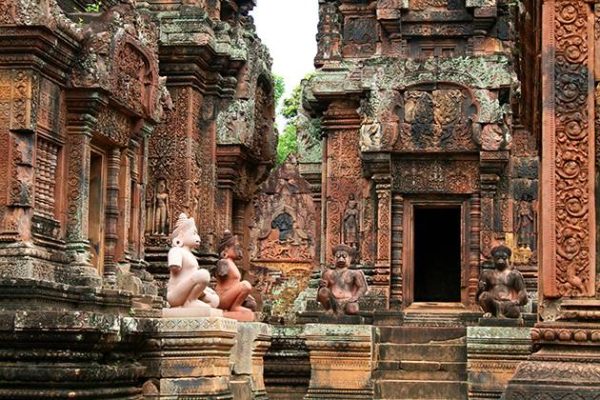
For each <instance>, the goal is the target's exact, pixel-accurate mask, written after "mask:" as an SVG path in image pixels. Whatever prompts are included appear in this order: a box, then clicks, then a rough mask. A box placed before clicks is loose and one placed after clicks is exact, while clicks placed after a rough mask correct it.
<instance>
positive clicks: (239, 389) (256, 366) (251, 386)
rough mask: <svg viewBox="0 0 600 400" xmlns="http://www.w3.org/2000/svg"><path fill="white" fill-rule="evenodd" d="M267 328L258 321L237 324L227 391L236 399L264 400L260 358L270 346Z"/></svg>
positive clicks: (262, 361) (269, 327) (265, 394)
mask: <svg viewBox="0 0 600 400" xmlns="http://www.w3.org/2000/svg"><path fill="white" fill-rule="evenodd" d="M271 336H272V330H271V326H270V325H267V324H263V323H260V322H244V323H240V324H239V325H238V334H237V338H236V344H235V346H234V347H233V350H232V351H231V363H232V364H233V376H232V378H231V388H232V391H233V394H234V398H235V399H236V400H238V399H239V400H246V399H253V400H254V399H256V400H258V399H261V400H262V399H265V400H266V399H268V397H267V391H266V389H265V381H264V357H265V354H266V353H267V350H268V349H269V347H270V346H271Z"/></svg>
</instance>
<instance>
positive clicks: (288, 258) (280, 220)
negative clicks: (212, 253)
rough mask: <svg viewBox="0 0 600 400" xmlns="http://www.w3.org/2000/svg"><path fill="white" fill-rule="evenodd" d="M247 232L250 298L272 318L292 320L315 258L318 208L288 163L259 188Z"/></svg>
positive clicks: (293, 162) (294, 166)
mask: <svg viewBox="0 0 600 400" xmlns="http://www.w3.org/2000/svg"><path fill="white" fill-rule="evenodd" d="M261 189H262V190H261V191H260V195H259V196H258V197H257V198H256V199H255V202H254V215H255V217H254V222H253V224H252V228H251V231H250V240H249V247H250V248H249V252H250V258H251V265H252V267H251V271H250V273H251V275H252V276H253V278H254V279H255V284H254V286H255V289H256V292H255V297H256V298H257V300H258V301H259V302H260V303H263V305H264V309H265V312H266V314H267V315H269V317H272V318H276V319H279V318H284V319H288V318H293V315H294V310H293V304H294V301H295V300H296V298H297V297H298V295H299V294H300V293H301V292H302V291H303V290H304V289H306V288H307V286H308V282H309V280H310V275H311V272H312V271H313V269H314V266H315V262H316V258H317V254H318V246H317V242H316V239H317V232H316V230H317V218H318V214H317V211H316V210H317V208H316V206H315V204H314V201H313V197H312V193H311V189H310V185H309V183H308V182H307V181H306V180H305V179H304V178H302V176H301V175H300V173H299V171H298V164H297V162H296V160H295V159H294V158H293V157H291V159H288V161H286V163H284V164H283V165H282V166H280V167H279V168H278V169H276V170H275V171H274V172H273V173H272V174H271V176H270V177H269V179H268V180H267V181H265V183H263V185H262V187H261Z"/></svg>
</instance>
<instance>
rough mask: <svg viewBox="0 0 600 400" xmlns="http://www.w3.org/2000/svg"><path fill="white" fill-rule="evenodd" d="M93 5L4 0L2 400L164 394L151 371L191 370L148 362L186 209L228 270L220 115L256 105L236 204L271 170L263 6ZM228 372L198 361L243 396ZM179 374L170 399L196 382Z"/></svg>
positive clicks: (0, 39) (206, 253) (206, 257)
mask: <svg viewBox="0 0 600 400" xmlns="http://www.w3.org/2000/svg"><path fill="white" fill-rule="evenodd" d="M17 3H18V4H17ZM95 5H97V6H98V8H99V9H98V10H96V12H89V11H90V7H89V6H90V5H89V4H88V5H87V7H86V4H85V2H80V1H77V0H60V1H58V2H56V1H54V0H50V1H44V2H41V3H40V2H35V1H23V2H14V1H2V0H0V11H1V12H0V13H1V14H2V16H1V17H0V144H2V145H3V146H4V151H2V152H1V154H0V287H1V288H2V290H1V293H2V294H1V295H0V320H2V321H3V322H2V323H0V326H1V328H0V336H2V343H3V345H2V346H0V347H2V349H1V352H2V353H3V354H5V356H3V357H2V362H3V363H4V364H5V365H6V366H7V368H6V369H5V371H3V372H1V373H0V381H1V382H2V384H0V386H2V389H1V390H0V397H1V398H7V399H8V398H10V399H16V398H27V399H34V398H49V397H60V398H62V397H73V396H75V397H76V398H90V399H91V398H100V397H107V398H123V399H131V400H133V399H141V398H142V397H143V398H154V397H153V396H154V395H157V396H158V398H160V397H161V396H160V393H156V389H157V386H156V385H154V383H156V382H155V381H153V380H152V379H154V378H157V376H158V375H153V374H154V372H156V371H150V370H152V368H157V364H159V366H160V368H162V367H165V371H170V372H165V373H166V374H171V373H172V372H173V369H177V370H178V371H179V373H180V374H181V371H183V370H185V368H187V366H189V365H191V364H189V365H187V364H186V365H187V366H186V365H184V364H185V362H184V363H179V362H175V363H172V360H166V359H165V360H162V359H160V357H159V359H160V360H159V361H158V363H155V361H156V358H154V359H153V360H151V361H149V362H148V364H146V363H145V362H143V361H147V360H142V358H143V356H146V355H148V354H149V353H152V357H154V353H153V352H154V351H155V350H156V348H154V347H153V346H155V344H156V343H157V342H156V339H157V338H158V336H160V335H159V334H158V333H157V332H158V331H157V325H156V321H157V320H154V319H153V318H155V317H157V316H159V315H160V309H161V308H162V306H163V304H162V303H163V299H162V297H160V296H157V294H158V287H157V286H158V285H157V282H156V280H155V277H154V276H153V275H152V274H151V273H150V272H149V270H150V271H152V272H154V271H158V272H159V274H157V275H159V276H158V277H160V274H162V276H163V277H164V276H166V275H167V274H168V270H167V269H166V268H163V269H162V270H160V269H151V268H150V269H149V268H148V266H149V264H152V263H154V265H151V266H152V267H156V266H157V265H159V266H163V265H162V263H163V262H165V260H166V259H165V258H164V256H166V251H167V250H168V243H169V240H168V236H167V234H168V233H169V232H171V231H172V221H173V219H174V218H175V215H177V214H178V213H180V212H182V211H185V212H187V213H188V214H191V215H193V216H194V217H195V218H196V220H197V221H198V226H199V227H200V229H201V231H200V234H201V236H202V240H203V243H204V244H205V245H204V247H203V248H202V249H201V253H202V254H201V256H202V257H201V261H203V262H204V263H205V264H206V263H210V262H211V261H213V260H214V254H215V253H216V251H215V241H216V237H215V236H216V235H215V229H216V227H217V224H218V223H220V222H221V221H220V220H219V215H218V212H217V211H218V210H217V200H218V195H219V193H218V186H219V183H218V175H217V172H218V165H217V147H218V142H217V120H218V116H219V115H220V114H221V113H223V112H224V110H227V108H228V107H229V105H230V104H231V103H234V102H235V101H237V100H244V101H246V102H248V103H251V105H252V107H250V108H249V109H248V110H249V113H250V115H252V117H253V118H252V120H253V121H256V124H254V127H255V129H253V130H252V131H251V132H249V135H248V137H247V141H246V142H244V144H243V146H247V147H248V149H245V150H244V151H241V152H240V154H241V157H240V158H238V159H237V160H236V161H235V163H236V164H235V166H236V170H239V168H238V167H239V166H242V167H244V168H246V169H247V171H250V172H248V173H247V174H244V175H243V176H242V177H241V178H240V179H237V180H232V181H231V182H230V183H229V185H228V188H229V189H230V192H231V193H234V194H235V196H236V197H235V200H237V199H239V198H242V197H243V198H245V199H249V198H251V196H252V195H253V194H254V191H255V189H256V188H257V186H258V184H259V183H260V181H261V180H264V178H265V177H266V173H267V172H268V169H269V168H270V166H271V165H272V158H273V156H274V145H275V142H276V140H275V136H274V133H273V129H272V123H273V105H272V100H271V98H272V83H271V78H270V77H271V74H270V58H269V56H268V52H267V50H266V48H265V47H264V46H263V45H262V44H261V42H260V40H259V39H258V38H257V37H256V35H255V33H254V27H253V24H252V21H251V18H249V17H248V12H249V10H250V9H251V8H252V7H253V5H254V4H253V2H247V1H242V0H240V1H227V2H223V7H221V1H212V0H211V1H208V2H205V1H192V2H185V4H181V3H178V2H171V3H169V4H165V3H160V2H154V1H150V2H149V3H144V4H137V5H135V4H133V2H116V1H107V2H99V3H97V4H95ZM86 8H87V10H86ZM159 41H160V51H159ZM159 59H160V65H159ZM159 73H160V74H161V75H164V77H160V76H159ZM155 128H156V129H155ZM236 144H240V143H236ZM253 173H254V175H252V174H253ZM221 183H223V182H221ZM223 186H226V185H225V183H223ZM228 204H229V205H232V204H233V202H231V203H228ZM234 213H237V211H236V210H234V209H233V207H231V209H230V210H228V214H227V213H226V214H225V215H232V214H234ZM236 215H237V214H236ZM231 223H232V221H231V219H229V220H226V221H225V222H224V223H223V225H225V226H226V227H227V228H231ZM244 223H246V222H242V224H241V225H242V226H243V225H244ZM147 250H149V251H148V252H147ZM161 257H163V258H162V259H161ZM165 267H166V265H165ZM125 317H128V318H125ZM168 324H169V323H168V322H166V325H164V326H162V325H161V324H158V325H161V327H162V328H165V330H166V331H169V329H171V328H173V327H172V326H171V327H169V326H167V325H168ZM177 324H178V326H177V327H176V328H177V329H179V328H181V329H183V330H186V329H187V330H189V329H191V328H192V326H191V325H190V324H189V321H179V322H178V323H177ZM179 324H181V325H179ZM234 328H235V327H234ZM211 329H212V328H211ZM159 330H160V329H159ZM171 330H173V329H171ZM175 330H176V329H175ZM229 330H230V329H229ZM159 333H160V332H159ZM229 333H230V332H228V333H227V335H226V336H227V337H228V338H229V339H231V338H233V336H231V335H230V334H229ZM234 333H235V332H234ZM167 336H168V335H167ZM192 336H193V335H192ZM196 336H197V335H196ZM234 336H235V335H234ZM159 339H160V338H159ZM163 339H164V338H163ZM192 339H194V340H196V339H197V337H195V338H192ZM213 339H214V338H213ZM190 340H191V339H190ZM211 340H212V339H210V340H209V341H211ZM212 342H214V343H216V342H215V341H214V340H212ZM182 343H183V342H182ZM198 343H200V342H198ZM198 343H196V344H198ZM163 344H164V343H163ZM232 344H233V343H228V344H227V345H226V346H222V349H221V348H220V349H219V351H221V350H222V353H223V354H222V356H223V357H222V358H223V360H225V359H226V358H227V357H228V352H229V349H230V348H231V345H232ZM179 345H181V348H184V347H186V346H188V345H190V343H187V344H185V343H183V344H181V343H179V344H176V346H175V347H177V346H179ZM166 346H167V347H168V346H169V345H168V344H167V345H166ZM216 346H217V347H219V345H218V344H217V345H216ZM261 346H262V345H261ZM261 346H259V347H261ZM188 347H189V346H188ZM192 347H193V346H192ZM263 347H264V349H263ZM11 349H13V350H14V349H20V350H16V352H14V351H13V350H11ZM259 350H260V351H259V353H261V352H263V353H264V351H263V350H266V347H265V346H262V347H261V348H260V349H259ZM9 353H10V354H9ZM101 353H105V354H110V356H108V357H106V358H105V357H104V356H103V355H102V354H101ZM113 356H114V357H113ZM259 356H262V353H261V354H259ZM152 357H150V358H152ZM167 358H168V357H167ZM255 358H256V360H255V361H256V364H257V365H258V364H260V362H261V361H262V360H259V357H255ZM179 361H181V360H179ZM221 361H222V360H219V364H223V363H221ZM196 364H197V363H196ZM222 366H224V368H225V369H223V368H221V370H222V371H221V370H220V371H219V372H218V375H219V376H220V377H219V378H215V379H214V380H207V379H205V377H204V376H196V375H206V374H211V372H210V371H208V370H206V371H201V369H196V367H197V365H194V367H193V369H195V371H196V372H195V373H194V374H195V377H196V378H198V379H197V381H198V382H204V383H207V384H206V386H207V391H206V392H207V393H208V392H210V390H211V389H213V387H211V382H213V381H214V382H217V385H220V388H221V389H222V392H223V394H224V395H225V396H226V397H227V398H230V397H231V392H230V388H229V385H228V377H229V375H230V371H229V364H228V363H225V364H223V365H222ZM211 368H212V367H211ZM209 369H210V368H209ZM256 371H257V373H258V370H256ZM213 372H214V371H213ZM184 375H185V374H184ZM171 377H172V376H169V377H167V376H162V375H161V378H166V381H168V382H165V385H164V386H163V387H162V388H161V389H164V391H163V394H166V393H169V390H173V391H174V392H177V390H178V389H180V388H182V387H184V386H185V385H186V384H189V382H190V381H189V380H188V381H186V378H183V379H182V380H179V381H177V382H174V383H173V382H172V381H171V380H169V378H171ZM177 378H180V376H177ZM225 378H226V379H225ZM175 380H177V379H175ZM209 381H210V382H209ZM108 382H110V384H109V383H108ZM171 383H173V385H171V386H170V387H166V386H168V385H169V384H171ZM142 385H143V387H142ZM178 385H179V386H178ZM109 386H110V387H109ZM159 386H160V385H158V387H159ZM188 386H189V385H188ZM258 392H260V395H261V396H264V390H263V389H262V387H258ZM179 393H180V394H181V393H184V392H183V391H182V392H179ZM194 393H196V392H194ZM196 394H197V393H196ZM202 395H204V392H203V393H202ZM217 396H218V395H217Z"/></svg>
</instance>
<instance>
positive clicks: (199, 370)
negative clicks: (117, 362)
mask: <svg viewBox="0 0 600 400" xmlns="http://www.w3.org/2000/svg"><path fill="white" fill-rule="evenodd" d="M124 324H125V327H126V333H127V334H129V335H132V336H134V337H136V336H138V337H143V338H146V339H147V340H148V341H147V342H146V343H147V344H146V345H145V346H144V347H143V348H142V350H141V363H142V364H143V365H145V366H146V368H147V371H146V374H145V377H146V379H149V380H151V381H155V382H156V386H157V389H158V391H159V395H156V396H155V397H150V398H157V399H172V398H177V396H186V397H187V398H193V399H211V400H212V399H233V395H232V393H231V388H230V384H229V382H230V377H231V368H230V354H231V350H232V348H233V346H234V345H235V343H236V335H237V329H238V324H237V322H236V321H234V320H231V319H227V318H160V319H138V318H126V319H125V321H124Z"/></svg>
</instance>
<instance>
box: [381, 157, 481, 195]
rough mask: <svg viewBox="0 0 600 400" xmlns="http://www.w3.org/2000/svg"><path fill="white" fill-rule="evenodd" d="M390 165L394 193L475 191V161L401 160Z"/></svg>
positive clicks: (477, 178) (476, 167)
mask: <svg viewBox="0 0 600 400" xmlns="http://www.w3.org/2000/svg"><path fill="white" fill-rule="evenodd" d="M392 168H393V169H392V171H393V172H392V177H393V183H392V187H393V190H394V191H395V192H399V193H456V194H470V193H475V192H477V191H478V190H479V163H478V162H477V161H464V160H456V161H455V160H402V161H395V162H394V163H393V166H392Z"/></svg>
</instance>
